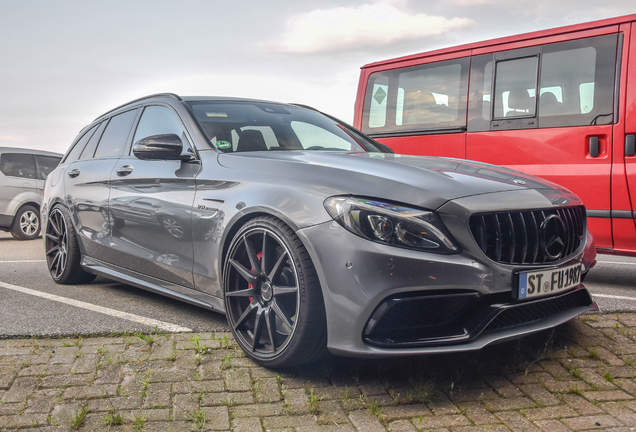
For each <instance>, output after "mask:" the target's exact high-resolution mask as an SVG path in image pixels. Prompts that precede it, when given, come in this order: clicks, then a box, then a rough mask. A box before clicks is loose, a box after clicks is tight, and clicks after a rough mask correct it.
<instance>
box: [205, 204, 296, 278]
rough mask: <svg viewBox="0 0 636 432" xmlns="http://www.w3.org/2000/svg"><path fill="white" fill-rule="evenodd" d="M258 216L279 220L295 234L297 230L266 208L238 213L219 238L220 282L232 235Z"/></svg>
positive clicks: (290, 223) (292, 224)
mask: <svg viewBox="0 0 636 432" xmlns="http://www.w3.org/2000/svg"><path fill="white" fill-rule="evenodd" d="M260 216H273V217H275V218H278V219H280V220H281V221H283V222H284V223H285V224H287V225H288V226H289V227H290V228H291V229H292V230H294V232H297V231H298V229H299V226H298V224H296V223H295V222H294V221H292V220H291V219H290V218H289V217H287V216H285V215H284V214H282V213H281V212H278V211H276V210H275V209H272V208H267V207H260V206H259V207H251V208H249V209H247V208H245V209H242V210H241V211H239V212H238V213H237V214H236V215H235V216H234V217H233V218H232V220H230V222H229V223H228V224H227V226H226V228H225V229H224V230H223V231H224V232H223V237H222V238H221V245H222V246H221V253H220V255H219V258H220V259H219V269H218V274H219V275H220V276H221V278H220V279H221V280H222V279H223V268H224V266H225V258H226V256H227V252H228V249H229V247H230V243H231V242H232V239H233V238H234V235H236V233H237V232H238V231H239V230H240V229H241V228H242V227H243V226H244V225H245V224H246V223H248V222H249V221H251V220H252V219H255V218H257V217H260Z"/></svg>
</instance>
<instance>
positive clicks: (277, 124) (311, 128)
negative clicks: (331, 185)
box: [188, 101, 380, 153]
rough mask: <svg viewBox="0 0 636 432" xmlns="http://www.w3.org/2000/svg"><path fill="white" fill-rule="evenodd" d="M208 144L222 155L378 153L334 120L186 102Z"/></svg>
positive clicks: (288, 110)
mask: <svg viewBox="0 0 636 432" xmlns="http://www.w3.org/2000/svg"><path fill="white" fill-rule="evenodd" d="M188 104H189V105H190V107H191V108H192V111H193V113H194V116H195V119H196V121H197V122H198V123H199V125H200V126H201V129H202V130H203V131H204V132H205V134H206V136H207V137H208V139H209V140H210V143H211V144H212V145H213V146H215V147H216V148H217V149H219V150H220V151H222V152H224V153H229V152H248V151H282V150H309V151H347V152H349V151H353V152H366V151H371V152H378V151H380V150H379V149H378V148H377V147H375V145H374V144H373V141H371V140H369V139H368V138H366V137H362V136H361V135H359V134H358V136H356V134H354V133H353V132H348V128H347V127H346V126H344V125H341V124H340V123H338V122H337V121H336V120H335V119H332V118H330V117H327V116H325V115H323V114H321V113H319V112H316V111H313V110H309V109H305V108H299V107H294V106H287V105H285V106H283V105H278V104H273V103H260V102H213V101H196V102H188Z"/></svg>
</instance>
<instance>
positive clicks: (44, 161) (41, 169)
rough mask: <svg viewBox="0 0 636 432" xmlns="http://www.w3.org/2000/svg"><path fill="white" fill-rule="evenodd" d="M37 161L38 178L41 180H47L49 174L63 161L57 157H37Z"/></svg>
mask: <svg viewBox="0 0 636 432" xmlns="http://www.w3.org/2000/svg"><path fill="white" fill-rule="evenodd" d="M35 160H36V162H37V167H38V172H37V177H38V178H39V179H40V180H45V179H46V177H47V176H48V175H49V173H50V172H51V171H53V170H54V169H55V168H56V167H57V166H58V165H59V163H60V161H61V160H62V159H61V158H59V157H55V156H41V155H35Z"/></svg>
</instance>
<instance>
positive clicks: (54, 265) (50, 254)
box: [44, 206, 95, 284]
mask: <svg viewBox="0 0 636 432" xmlns="http://www.w3.org/2000/svg"><path fill="white" fill-rule="evenodd" d="M44 247H45V250H46V264H47V266H48V268H49V273H50V274H51V277H52V278H53V280H54V281H55V282H57V283H61V284H79V283H88V282H90V281H92V280H93V279H95V275H93V274H91V273H87V272H86V271H84V269H82V267H81V266H80V259H81V254H80V250H79V246H78V244H77V237H76V235H75V230H74V229H73V226H72V225H71V218H70V215H69V213H68V210H66V208H64V207H62V206H56V207H54V208H53V210H51V213H50V214H49V220H48V223H47V225H46V234H45V239H44Z"/></svg>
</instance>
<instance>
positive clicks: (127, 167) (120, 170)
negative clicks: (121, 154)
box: [117, 165, 133, 177]
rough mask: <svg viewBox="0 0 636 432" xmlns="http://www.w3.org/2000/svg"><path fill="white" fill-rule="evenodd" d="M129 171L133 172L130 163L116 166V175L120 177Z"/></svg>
mask: <svg viewBox="0 0 636 432" xmlns="http://www.w3.org/2000/svg"><path fill="white" fill-rule="evenodd" d="M131 172H133V167H132V165H124V166H123V167H121V168H117V175H118V176H120V177H123V176H127V175H128V174H130V173H131Z"/></svg>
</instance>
